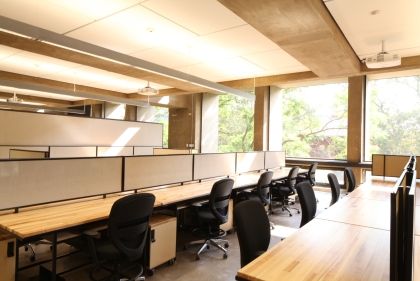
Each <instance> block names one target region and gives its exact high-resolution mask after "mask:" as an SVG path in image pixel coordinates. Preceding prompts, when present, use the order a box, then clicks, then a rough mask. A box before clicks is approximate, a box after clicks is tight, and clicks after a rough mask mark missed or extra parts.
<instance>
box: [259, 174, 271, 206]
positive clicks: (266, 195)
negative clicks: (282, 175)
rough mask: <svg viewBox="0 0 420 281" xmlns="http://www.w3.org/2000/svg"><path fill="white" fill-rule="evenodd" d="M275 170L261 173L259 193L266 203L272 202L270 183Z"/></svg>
mask: <svg viewBox="0 0 420 281" xmlns="http://www.w3.org/2000/svg"><path fill="white" fill-rule="evenodd" d="M272 178H273V172H271V171H268V172H264V173H262V174H261V176H260V179H259V180H258V184H257V194H258V197H259V198H260V200H261V202H263V203H264V204H265V205H268V204H270V184H271V179H272Z"/></svg>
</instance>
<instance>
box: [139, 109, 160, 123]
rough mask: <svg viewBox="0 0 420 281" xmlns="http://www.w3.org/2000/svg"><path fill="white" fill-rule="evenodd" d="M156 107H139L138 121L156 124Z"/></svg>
mask: <svg viewBox="0 0 420 281" xmlns="http://www.w3.org/2000/svg"><path fill="white" fill-rule="evenodd" d="M155 112H156V107H155V106H149V107H142V106H137V121H143V122H155V120H156V119H155Z"/></svg>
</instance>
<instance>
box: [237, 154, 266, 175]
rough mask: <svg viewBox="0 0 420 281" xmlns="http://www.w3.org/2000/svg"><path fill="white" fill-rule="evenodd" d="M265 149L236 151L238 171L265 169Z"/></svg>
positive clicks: (238, 172)
mask: <svg viewBox="0 0 420 281" xmlns="http://www.w3.org/2000/svg"><path fill="white" fill-rule="evenodd" d="M265 153H267V152H264V151H255V152H237V153H236V173H237V174H240V173H245V172H250V171H259V170H264V168H265V165H264V159H265Z"/></svg>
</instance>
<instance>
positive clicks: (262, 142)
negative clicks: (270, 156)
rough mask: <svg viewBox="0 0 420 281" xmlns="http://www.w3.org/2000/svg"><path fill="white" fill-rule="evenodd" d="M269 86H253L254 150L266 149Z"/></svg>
mask: <svg viewBox="0 0 420 281" xmlns="http://www.w3.org/2000/svg"><path fill="white" fill-rule="evenodd" d="M269 105H270V87H269V86H263V87H256V88H255V107H254V150H255V151H260V150H268V126H269V111H270V110H269Z"/></svg>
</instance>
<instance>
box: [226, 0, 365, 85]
mask: <svg viewBox="0 0 420 281" xmlns="http://www.w3.org/2000/svg"><path fill="white" fill-rule="evenodd" d="M218 1H219V2H220V3H222V4H223V5H224V6H225V7H227V8H228V9H230V10H231V11H232V12H234V13H235V14H237V15H238V16H239V17H241V18H242V19H243V20H245V21H246V22H247V23H248V24H250V25H252V26H253V27H254V28H255V29H257V30H258V31H259V32H261V33H262V34H264V35H265V36H266V37H267V38H269V39H270V40H272V41H273V42H274V43H276V44H277V45H278V46H279V47H280V48H282V49H283V50H285V51H286V52H287V53H289V54H290V55H291V56H292V57H294V58H295V59H296V60H298V61H299V62H301V63H302V64H303V65H305V66H306V67H308V68H309V69H311V70H312V71H313V72H314V73H316V74H317V75H319V76H321V77H325V78H326V77H330V76H334V75H337V74H340V75H353V74H356V73H359V72H360V61H359V58H358V57H357V56H356V54H355V53H354V51H353V49H352V48H351V46H350V45H349V44H348V42H347V40H346V38H345V37H344V35H343V34H342V33H341V31H340V29H339V28H338V26H337V24H336V23H335V21H334V19H333V18H332V17H331V15H330V14H329V12H328V10H327V8H326V7H325V5H324V4H323V2H322V1H312V0H284V1H276V0H267V1H259V0H236V1H231V0H218ZM326 52H328V57H327V60H326V57H325V55H326V54H327V53H326ZM337 71H338V72H337Z"/></svg>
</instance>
